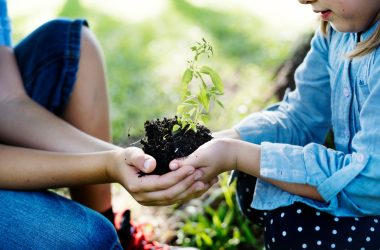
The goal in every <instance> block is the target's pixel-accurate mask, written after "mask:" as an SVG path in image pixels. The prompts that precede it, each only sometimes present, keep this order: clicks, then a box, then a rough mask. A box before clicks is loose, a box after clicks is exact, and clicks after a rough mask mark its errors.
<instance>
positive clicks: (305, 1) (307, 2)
mask: <svg viewBox="0 0 380 250" xmlns="http://www.w3.org/2000/svg"><path fill="white" fill-rule="evenodd" d="M316 1H318V0H298V2H300V3H302V4H311V3H314V2H316Z"/></svg>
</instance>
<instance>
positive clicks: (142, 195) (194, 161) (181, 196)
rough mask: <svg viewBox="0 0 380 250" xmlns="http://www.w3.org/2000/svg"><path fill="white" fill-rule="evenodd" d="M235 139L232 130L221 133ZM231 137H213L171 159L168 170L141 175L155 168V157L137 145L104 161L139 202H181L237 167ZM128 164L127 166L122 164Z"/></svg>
mask: <svg viewBox="0 0 380 250" xmlns="http://www.w3.org/2000/svg"><path fill="white" fill-rule="evenodd" d="M223 134H225V135H227V136H228V137H230V138H231V137H232V138H236V139H237V138H238V135H237V134H236V132H234V131H228V132H227V133H221V134H220V135H223ZM233 141H237V140H233V139H225V138H224V139H223V138H215V139H213V140H211V141H209V142H206V143H205V144H203V145H202V146H200V147H199V148H198V149H197V150H196V151H194V152H193V153H192V154H190V155H189V156H188V157H185V158H181V159H175V160H173V161H171V162H170V164H169V168H170V169H171V171H170V172H168V173H166V174H163V175H143V176H141V172H144V173H150V172H152V171H153V170H154V169H155V167H156V160H155V159H154V158H153V157H151V156H150V155H147V154H145V153H144V152H143V151H142V150H141V149H140V148H137V147H128V148H126V149H121V150H115V151H112V152H113V154H115V155H114V156H115V157H112V158H113V159H117V160H116V162H111V164H107V166H108V168H107V170H108V173H109V175H110V177H111V179H113V180H115V181H117V182H119V183H120V184H122V185H123V186H124V187H125V188H126V189H127V190H128V192H129V193H130V194H131V195H132V196H133V197H134V198H135V199H136V201H137V202H139V203H140V204H142V205H147V206H165V205H170V204H175V203H184V202H186V201H188V200H190V199H193V198H196V197H199V196H201V195H202V194H203V193H205V192H206V191H207V190H208V189H209V188H210V187H211V186H212V185H214V184H215V183H217V181H218V175H219V174H220V173H222V172H225V171H230V170H233V169H236V163H237V161H236V153H235V152H234V151H235V150H237V149H235V148H234V147H233V143H231V142H233ZM126 165H127V167H125V166H126Z"/></svg>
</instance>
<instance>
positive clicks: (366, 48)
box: [321, 13, 380, 59]
mask: <svg viewBox="0 0 380 250" xmlns="http://www.w3.org/2000/svg"><path fill="white" fill-rule="evenodd" d="M379 18H380V13H379V14H378V15H377V18H376V19H375V21H377V20H379ZM321 29H322V33H323V34H324V35H327V34H328V32H329V29H330V25H329V23H328V22H327V21H323V20H322V21H321ZM379 46H380V25H378V26H377V28H376V30H375V32H374V33H373V34H372V35H371V36H370V37H369V38H368V39H367V40H365V41H361V42H359V43H358V44H357V45H356V48H355V49H354V50H353V51H351V52H350V53H348V55H347V56H348V58H350V59H352V58H354V57H360V56H364V55H367V54H369V53H371V52H372V51H373V50H375V49H376V48H377V47H379Z"/></svg>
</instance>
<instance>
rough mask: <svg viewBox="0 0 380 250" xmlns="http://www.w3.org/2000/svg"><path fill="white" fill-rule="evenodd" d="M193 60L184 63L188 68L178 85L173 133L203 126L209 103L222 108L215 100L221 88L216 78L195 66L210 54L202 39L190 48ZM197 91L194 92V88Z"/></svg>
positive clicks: (206, 68)
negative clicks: (198, 125) (194, 85)
mask: <svg viewBox="0 0 380 250" xmlns="http://www.w3.org/2000/svg"><path fill="white" fill-rule="evenodd" d="M191 50H192V51H193V52H194V58H193V59H192V60H189V61H188V66H187V68H186V70H185V72H184V73H183V76H182V81H181V101H182V103H181V104H180V105H178V107H177V117H178V124H177V125H175V126H174V127H173V131H176V130H178V129H186V130H190V129H191V130H193V131H194V132H196V131H197V124H198V123H200V124H205V123H206V122H207V120H208V119H209V111H210V104H211V102H216V103H217V104H218V105H219V106H220V107H222V108H223V103H222V102H221V101H220V100H219V99H218V97H219V96H221V95H223V93H224V92H223V91H224V85H223V82H222V80H221V78H220V76H219V74H218V73H217V72H216V71H215V70H213V69H212V68H211V67H209V66H205V65H199V61H200V59H201V57H202V56H207V58H210V57H211V56H212V55H213V54H214V52H213V49H212V46H211V45H210V44H209V43H208V42H207V41H206V40H205V39H204V38H203V39H202V41H201V42H197V43H196V45H195V46H193V47H191ZM193 82H194V84H197V85H198V86H197V87H198V90H196V91H197V92H196V93H193V92H192V89H194V87H193V88H191V86H190V84H191V83H193ZM195 89H197V88H195Z"/></svg>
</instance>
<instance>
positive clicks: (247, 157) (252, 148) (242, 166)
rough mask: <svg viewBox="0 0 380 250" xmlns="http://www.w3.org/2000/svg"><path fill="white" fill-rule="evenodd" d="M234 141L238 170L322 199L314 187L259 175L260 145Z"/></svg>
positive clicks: (292, 191)
mask: <svg viewBox="0 0 380 250" xmlns="http://www.w3.org/2000/svg"><path fill="white" fill-rule="evenodd" d="M234 143H237V144H239V145H235V146H234V147H233V148H235V149H236V150H235V154H236V155H237V157H236V167H237V169H238V170H240V171H242V172H244V173H247V174H249V175H252V176H255V177H257V178H261V179H263V180H265V181H267V182H269V183H271V184H273V185H275V186H277V187H279V188H281V189H283V190H285V191H287V192H290V193H293V194H297V195H300V196H304V197H308V198H311V199H315V200H319V201H323V199H322V197H321V196H320V194H319V193H318V191H317V189H316V187H313V186H310V185H306V184H297V183H289V182H282V181H277V180H273V179H268V178H264V177H262V176H261V175H260V155H261V147H260V146H259V145H256V144H252V143H248V142H244V141H235V142H234Z"/></svg>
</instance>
